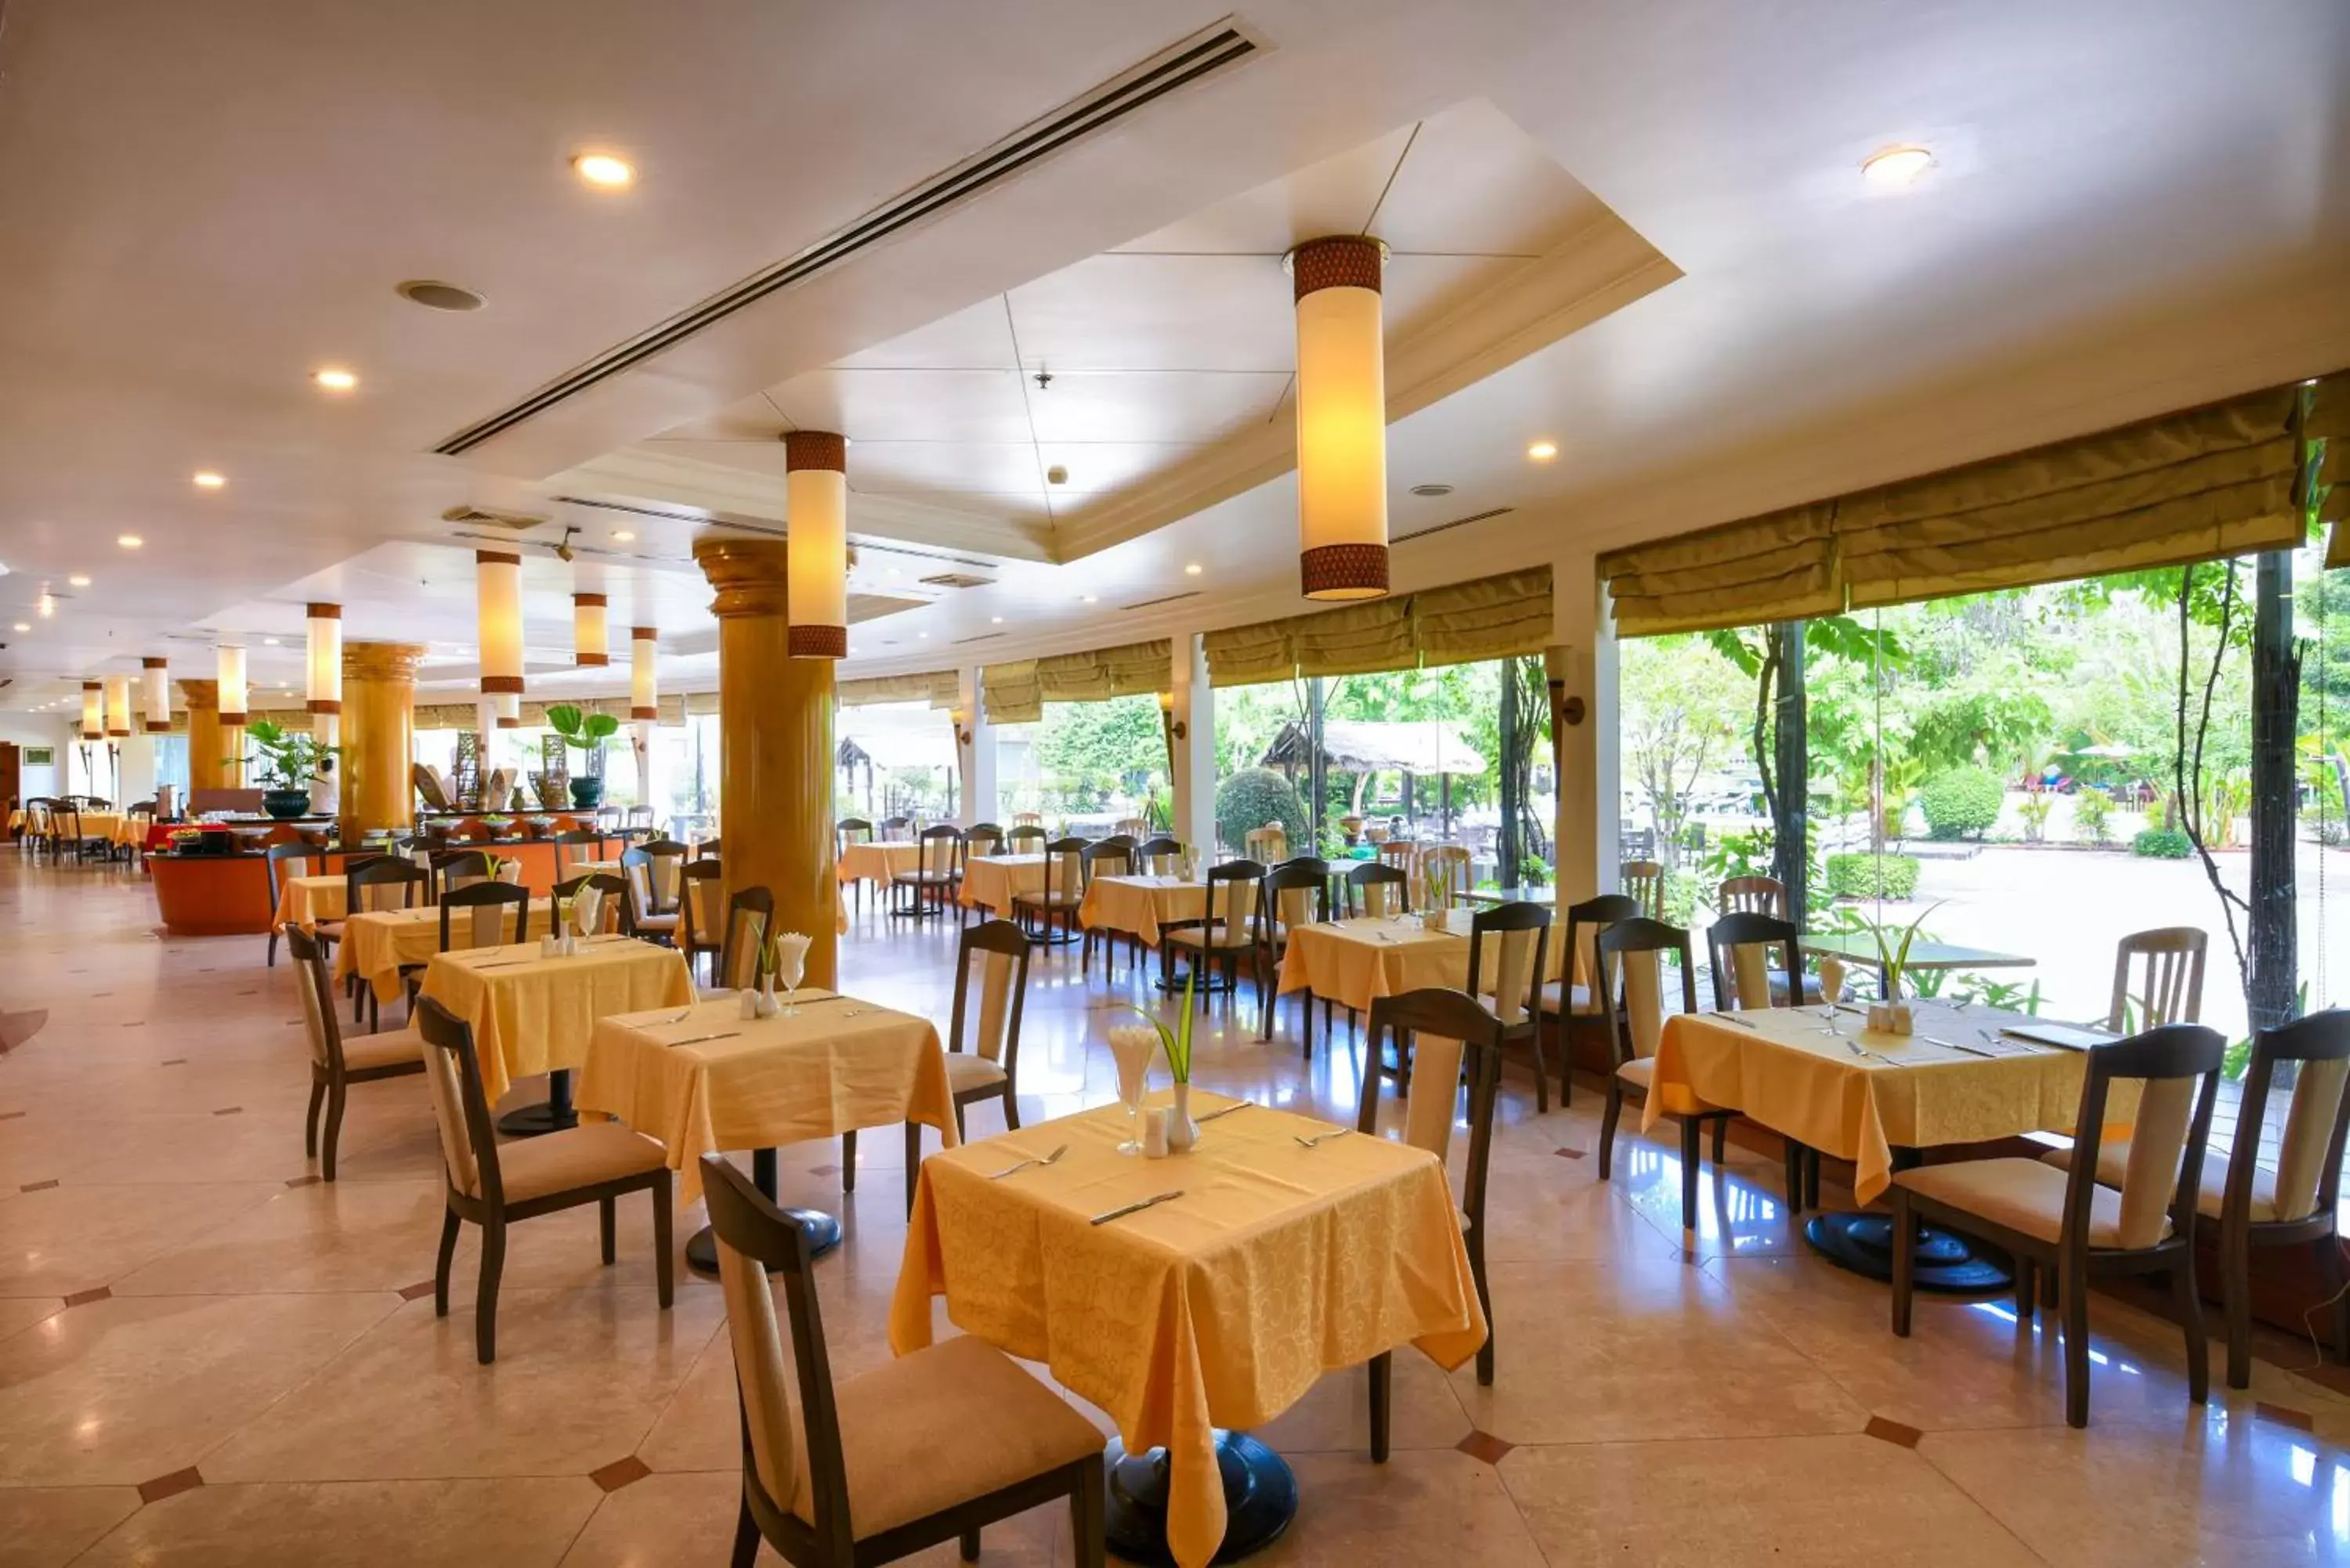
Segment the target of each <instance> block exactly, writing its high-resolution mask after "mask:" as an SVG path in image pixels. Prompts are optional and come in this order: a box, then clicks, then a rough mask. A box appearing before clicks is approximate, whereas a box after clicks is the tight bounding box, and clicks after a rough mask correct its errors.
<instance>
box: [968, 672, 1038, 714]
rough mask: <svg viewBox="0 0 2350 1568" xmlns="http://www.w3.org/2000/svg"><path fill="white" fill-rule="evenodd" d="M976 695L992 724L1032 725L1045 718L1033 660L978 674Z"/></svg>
mask: <svg viewBox="0 0 2350 1568" xmlns="http://www.w3.org/2000/svg"><path fill="white" fill-rule="evenodd" d="M979 694H980V701H981V704H982V706H983V707H984V708H985V709H986V710H987V722H989V723H991V724H1034V723H1035V722H1037V721H1038V720H1040V719H1042V718H1044V716H1045V695H1044V692H1043V691H1041V690H1040V689H1039V688H1038V686H1037V684H1036V661H1035V659H1015V660H1014V661H1013V662H1012V663H1010V664H991V665H989V666H988V667H987V668H986V669H984V670H981V671H980V672H979Z"/></svg>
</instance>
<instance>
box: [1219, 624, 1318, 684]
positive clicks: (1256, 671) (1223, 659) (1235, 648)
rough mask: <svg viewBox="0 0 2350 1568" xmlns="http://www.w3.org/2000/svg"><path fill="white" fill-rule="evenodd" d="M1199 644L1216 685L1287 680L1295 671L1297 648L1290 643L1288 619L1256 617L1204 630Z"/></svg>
mask: <svg viewBox="0 0 2350 1568" xmlns="http://www.w3.org/2000/svg"><path fill="white" fill-rule="evenodd" d="M1200 646H1201V649H1202V650H1203V651H1205V652H1206V654H1207V656H1208V678H1209V680H1210V682H1211V684H1213V685H1217V686H1253V685H1255V684H1257V683H1258V682H1259V681H1263V680H1288V679H1289V678H1290V677H1291V676H1293V675H1295V674H1296V673H1297V652H1296V649H1294V648H1292V647H1291V646H1290V640H1289V623H1288V622H1287V621H1279V620H1266V621H1258V622H1256V623H1254V624H1253V625H1250V626H1228V627H1223V628H1220V629H1218V630H1215V631H1211V632H1204V633H1202V634H1201V638H1200Z"/></svg>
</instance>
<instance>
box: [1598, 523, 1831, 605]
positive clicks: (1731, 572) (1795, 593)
mask: <svg viewBox="0 0 2350 1568" xmlns="http://www.w3.org/2000/svg"><path fill="white" fill-rule="evenodd" d="M1834 530H1835V504H1834V503H1832V502H1829V503H1823V504H1818V505H1814V506H1795V507H1791V508H1789V509H1788V510H1786V511H1784V512H1773V513H1768V514H1764V515H1763V516H1760V517H1749V518H1747V519H1745V520H1743V521H1742V522H1737V523H1725V524H1721V526H1719V527H1714V528H1701V529H1700V530H1698V531H1697V532H1696V533H1693V534H1681V535H1675V536H1674V537H1672V538H1669V539H1659V540H1656V541H1655V542H1653V543H1651V544H1647V545H1634V546H1632V547H1631V548H1629V549H1624V550H1611V551H1609V552H1608V553H1607V554H1606V555H1604V556H1600V557H1599V575H1600V576H1601V577H1602V578H1603V579H1604V580H1605V581H1606V582H1607V593H1608V597H1609V598H1610V599H1612V600H1613V601H1614V603H1615V607H1616V630H1617V634H1618V635H1620V636H1624V637H1651V636H1655V635H1657V634H1659V633H1661V632H1668V631H1695V630H1701V629H1706V628H1713V627H1722V626H1739V625H1743V624H1746V623H1748V622H1752V621H1763V620H1793V619H1795V618H1798V617H1802V616H1814V615H1833V614H1835V612H1836V611H1838V610H1841V609H1842V608H1844V587H1843V584H1842V583H1841V582H1840V581H1839V580H1838V577H1837V574H1836V554H1835V531H1834Z"/></svg>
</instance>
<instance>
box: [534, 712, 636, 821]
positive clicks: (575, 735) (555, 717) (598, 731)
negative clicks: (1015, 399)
mask: <svg viewBox="0 0 2350 1568" xmlns="http://www.w3.org/2000/svg"><path fill="white" fill-rule="evenodd" d="M546 727H547V728H548V729H550V730H553V731H554V732H556V734H558V735H560V736H562V737H563V743H564V744H565V745H567V746H571V747H574V748H576V749H577V750H579V751H582V752H585V753H587V773H585V774H580V775H578V776H577V777H575V778H573V779H572V781H571V804H572V805H575V806H577V808H578V809H579V810H581V811H593V810H595V809H596V808H597V807H598V806H599V805H603V804H604V742H606V741H608V740H610V739H611V738H612V737H613V736H614V735H617V734H619V732H620V722H619V720H618V719H615V718H613V717H612V715H610V714H609V713H586V712H582V711H580V710H579V709H578V708H577V706H575V705H574V704H572V703H569V702H557V703H556V704H555V706H553V707H551V708H549V709H548V710H547V711H546Z"/></svg>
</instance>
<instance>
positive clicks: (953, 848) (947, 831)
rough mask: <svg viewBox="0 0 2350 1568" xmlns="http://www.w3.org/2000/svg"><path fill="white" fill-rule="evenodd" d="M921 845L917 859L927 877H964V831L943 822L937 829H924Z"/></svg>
mask: <svg viewBox="0 0 2350 1568" xmlns="http://www.w3.org/2000/svg"><path fill="white" fill-rule="evenodd" d="M919 842H920V845H921V848H920V851H919V852H918V854H917V856H916V858H917V859H918V860H919V861H920V865H921V870H922V875H923V876H925V877H961V876H962V867H963V854H964V850H965V843H964V839H963V836H962V828H960V827H957V826H954V825H953V824H952V823H947V822H942V823H941V824H940V825H939V826H936V827H926V828H924V829H922V836H921V838H920V840H919Z"/></svg>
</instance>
